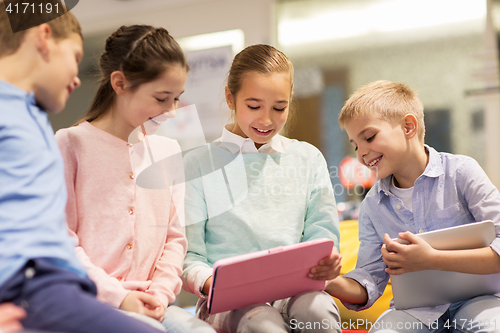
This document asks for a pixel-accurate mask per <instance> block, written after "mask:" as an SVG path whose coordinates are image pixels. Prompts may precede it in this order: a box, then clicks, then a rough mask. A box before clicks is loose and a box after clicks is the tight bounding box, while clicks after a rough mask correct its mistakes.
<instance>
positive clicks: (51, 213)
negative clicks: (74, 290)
mask: <svg viewBox="0 0 500 333" xmlns="http://www.w3.org/2000/svg"><path fill="white" fill-rule="evenodd" d="M65 209H66V184H65V180H64V169H63V161H62V157H61V153H60V152H59V148H58V147H57V144H56V141H55V139H54V132H53V130H52V127H51V125H50V123H49V119H48V117H47V113H46V112H45V111H43V110H41V109H40V108H39V107H38V106H37V105H36V101H35V96H34V94H33V93H29V94H28V93H26V92H25V91H23V90H21V89H19V88H17V87H15V86H12V85H10V84H8V83H5V82H2V81H0V287H1V286H2V285H3V284H4V283H5V282H6V281H7V280H8V279H9V278H10V277H11V276H13V275H14V274H15V273H16V272H17V271H18V270H19V269H20V268H21V267H22V266H24V264H25V263H26V262H27V261H28V260H30V259H33V258H48V259H51V260H52V261H53V262H54V264H56V265H57V266H59V267H64V268H66V269H69V270H71V271H74V272H77V273H79V274H80V275H85V272H84V270H83V267H82V266H81V265H80V262H79V261H78V259H77V258H76V255H75V243H74V241H73V240H72V239H71V237H70V236H69V234H68V229H67V225H66V214H65Z"/></svg>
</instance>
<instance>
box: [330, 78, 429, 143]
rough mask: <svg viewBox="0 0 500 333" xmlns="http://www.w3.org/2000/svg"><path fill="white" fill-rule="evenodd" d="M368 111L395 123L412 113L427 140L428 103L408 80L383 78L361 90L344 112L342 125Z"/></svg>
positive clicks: (348, 102)
mask: <svg viewBox="0 0 500 333" xmlns="http://www.w3.org/2000/svg"><path fill="white" fill-rule="evenodd" d="M368 114H376V115H378V116H379V117H380V118H381V119H384V120H387V121H388V122H390V123H392V124H400V123H401V121H402V119H403V117H404V116H405V115H407V114H412V115H414V116H415V118H416V119H417V126H418V139H419V141H420V142H421V143H423V142H424V136H425V124H424V106H423V104H422V102H421V101H420V99H419V98H418V96H417V92H416V91H414V90H413V89H411V88H410V87H408V86H407V85H405V84H404V83H396V82H391V81H385V80H381V81H375V82H372V83H369V84H367V85H366V86H364V87H361V88H360V89H358V90H357V91H356V92H355V93H354V94H353V95H352V96H351V97H350V98H349V99H348V100H347V102H345V104H344V107H343V108H342V111H341V112H340V116H339V124H340V127H341V128H345V125H346V124H347V123H348V122H349V121H350V120H351V119H356V118H359V117H363V116H365V115H368Z"/></svg>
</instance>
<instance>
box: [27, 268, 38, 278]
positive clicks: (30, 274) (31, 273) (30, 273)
mask: <svg viewBox="0 0 500 333" xmlns="http://www.w3.org/2000/svg"><path fill="white" fill-rule="evenodd" d="M35 273H36V271H35V269H34V268H33V267H30V268H28V269H26V270H25V271H24V276H25V277H26V278H27V279H31V278H32V277H33V276H35Z"/></svg>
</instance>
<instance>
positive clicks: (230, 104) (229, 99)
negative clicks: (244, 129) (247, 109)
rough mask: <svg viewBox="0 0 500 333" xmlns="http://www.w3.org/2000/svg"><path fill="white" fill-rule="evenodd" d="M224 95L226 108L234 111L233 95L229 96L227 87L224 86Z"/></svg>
mask: <svg viewBox="0 0 500 333" xmlns="http://www.w3.org/2000/svg"><path fill="white" fill-rule="evenodd" d="M224 93H225V95H226V103H227V106H228V107H229V108H230V109H231V110H234V98H233V94H231V91H230V90H229V87H228V86H226V88H225V90H224Z"/></svg>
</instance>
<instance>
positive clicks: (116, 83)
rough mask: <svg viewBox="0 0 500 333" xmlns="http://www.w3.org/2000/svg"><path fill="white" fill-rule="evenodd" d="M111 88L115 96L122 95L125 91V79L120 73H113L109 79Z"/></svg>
mask: <svg viewBox="0 0 500 333" xmlns="http://www.w3.org/2000/svg"><path fill="white" fill-rule="evenodd" d="M109 81H110V83H111V87H113V90H114V91H115V93H116V94H117V95H123V94H124V93H125V90H126V84H127V79H126V78H125V74H123V72H121V71H114V72H113V73H111V76H110V78H109Z"/></svg>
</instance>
